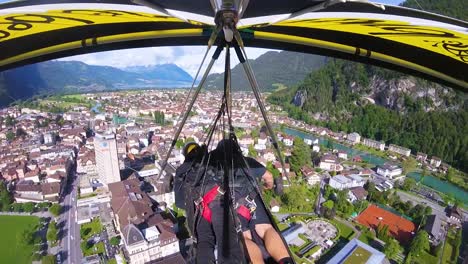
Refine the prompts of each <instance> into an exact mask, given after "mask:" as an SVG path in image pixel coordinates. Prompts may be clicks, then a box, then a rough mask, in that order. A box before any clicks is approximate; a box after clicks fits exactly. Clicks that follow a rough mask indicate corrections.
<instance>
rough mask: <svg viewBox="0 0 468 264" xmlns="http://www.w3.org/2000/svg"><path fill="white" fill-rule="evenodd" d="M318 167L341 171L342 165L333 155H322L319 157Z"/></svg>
mask: <svg viewBox="0 0 468 264" xmlns="http://www.w3.org/2000/svg"><path fill="white" fill-rule="evenodd" d="M319 167H320V169H322V170H326V171H341V170H343V167H342V166H341V165H340V163H339V162H338V159H337V158H336V157H335V156H333V155H324V156H322V157H321V158H320V164H319Z"/></svg>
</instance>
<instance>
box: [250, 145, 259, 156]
mask: <svg viewBox="0 0 468 264" xmlns="http://www.w3.org/2000/svg"><path fill="white" fill-rule="evenodd" d="M249 156H250V157H253V158H256V157H257V156H258V153H257V151H256V150H255V148H254V147H253V146H252V145H250V146H249Z"/></svg>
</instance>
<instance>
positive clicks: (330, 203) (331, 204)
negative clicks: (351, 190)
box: [322, 200, 335, 209]
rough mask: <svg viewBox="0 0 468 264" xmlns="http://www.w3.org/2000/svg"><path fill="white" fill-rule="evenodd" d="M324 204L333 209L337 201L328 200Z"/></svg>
mask: <svg viewBox="0 0 468 264" xmlns="http://www.w3.org/2000/svg"><path fill="white" fill-rule="evenodd" d="M322 206H324V207H326V208H328V209H333V207H334V206H335V202H333V200H327V201H326V202H324V203H323V204H322Z"/></svg>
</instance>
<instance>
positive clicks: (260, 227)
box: [255, 224, 290, 262]
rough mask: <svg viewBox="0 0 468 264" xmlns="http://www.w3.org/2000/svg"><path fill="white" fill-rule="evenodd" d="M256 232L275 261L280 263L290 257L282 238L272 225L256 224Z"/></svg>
mask: <svg viewBox="0 0 468 264" xmlns="http://www.w3.org/2000/svg"><path fill="white" fill-rule="evenodd" d="M255 232H257V234H258V236H259V237H260V238H262V239H263V241H264V243H265V248H266V250H267V251H268V253H269V254H270V255H271V257H272V258H273V259H274V260H276V261H278V262H279V261H280V260H282V259H284V258H288V257H290V256H289V253H288V250H287V248H286V246H285V245H284V243H283V240H282V239H281V236H280V235H279V234H278V232H276V230H275V229H274V228H273V226H272V225H271V224H256V225H255Z"/></svg>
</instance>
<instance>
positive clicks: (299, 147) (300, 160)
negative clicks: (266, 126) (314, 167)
mask: <svg viewBox="0 0 468 264" xmlns="http://www.w3.org/2000/svg"><path fill="white" fill-rule="evenodd" d="M289 163H290V164H291V170H293V171H294V172H296V173H298V172H299V171H300V169H301V168H302V166H304V165H310V163H311V155H310V148H309V146H307V145H306V144H305V143H304V141H303V140H302V139H300V138H298V137H296V138H294V147H293V150H292V152H291V158H290V161H289Z"/></svg>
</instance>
